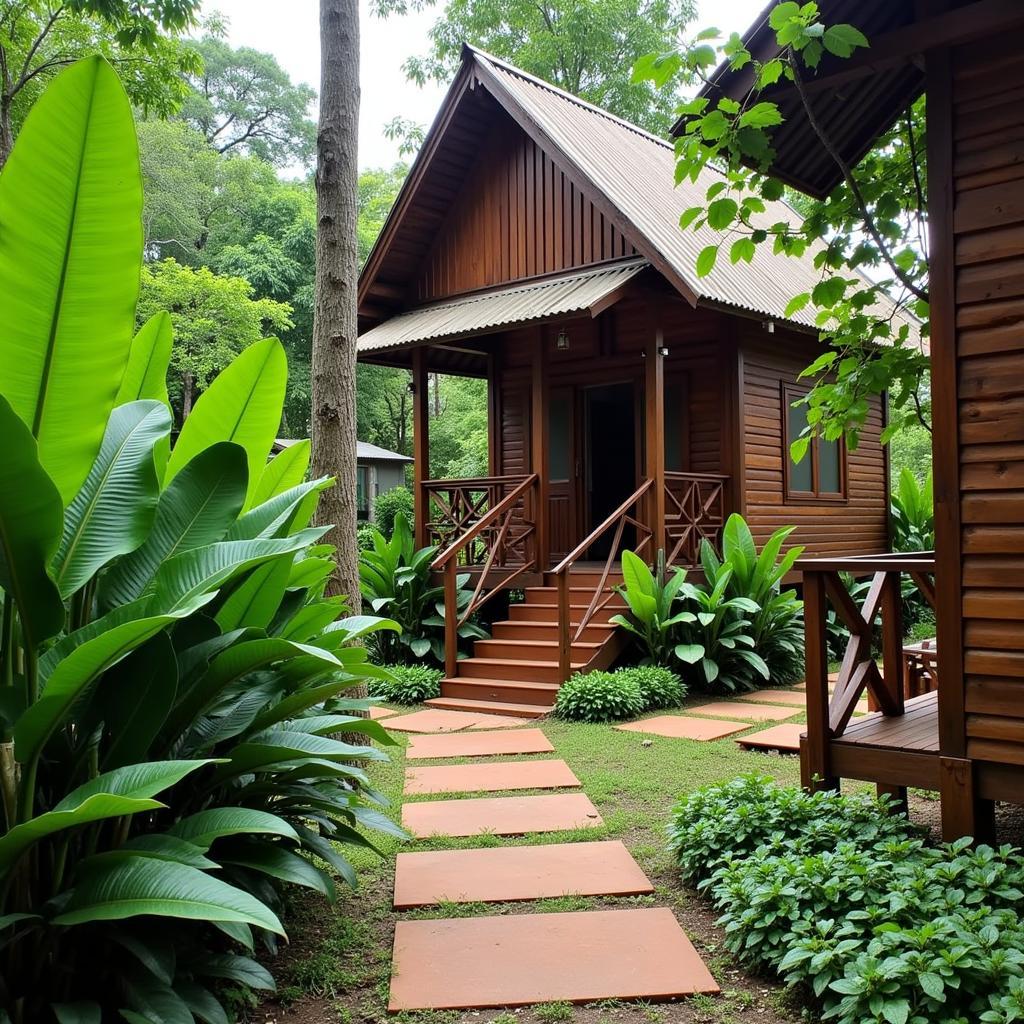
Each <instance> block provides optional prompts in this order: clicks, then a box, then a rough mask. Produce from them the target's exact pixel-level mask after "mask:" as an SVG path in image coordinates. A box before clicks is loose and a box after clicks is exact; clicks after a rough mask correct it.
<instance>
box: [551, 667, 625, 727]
mask: <svg viewBox="0 0 1024 1024" xmlns="http://www.w3.org/2000/svg"><path fill="white" fill-rule="evenodd" d="M643 710H644V698H643V694H642V693H641V692H640V685H639V684H638V683H637V681H636V680H635V679H633V678H631V677H630V676H629V675H627V674H626V673H624V672H586V673H582V674H581V673H578V674H576V675H574V676H573V677H572V678H571V679H570V680H569V681H568V682H566V683H563V684H562V685H561V686H560V687H559V688H558V695H557V696H556V697H555V714H556V715H557V716H558V717H559V718H565V719H567V720H569V721H572V722H616V721H618V720H619V719H622V718H634V717H635V716H636V715H639V714H640V713H641V712H642V711H643Z"/></svg>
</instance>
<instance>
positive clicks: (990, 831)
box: [939, 676, 995, 843]
mask: <svg viewBox="0 0 1024 1024" xmlns="http://www.w3.org/2000/svg"><path fill="white" fill-rule="evenodd" d="M939 678H940V679H941V676H940V677H939ZM939 794H940V796H941V798H942V838H943V839H944V840H945V841H946V842H947V843H951V842H953V841H954V840H956V839H962V838H963V837H964V836H972V837H973V838H974V839H976V840H978V841H979V842H991V841H992V840H993V839H994V836H995V804H994V803H993V802H992V801H991V800H982V799H981V798H979V796H978V793H977V784H976V782H975V778H974V762H973V761H969V760H967V759H966V758H960V757H940V758H939Z"/></svg>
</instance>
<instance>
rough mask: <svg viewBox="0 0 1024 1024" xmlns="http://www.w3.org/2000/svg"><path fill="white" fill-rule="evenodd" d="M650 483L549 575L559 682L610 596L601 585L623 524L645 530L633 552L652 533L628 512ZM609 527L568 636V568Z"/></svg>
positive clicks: (652, 483)
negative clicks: (589, 593)
mask: <svg viewBox="0 0 1024 1024" xmlns="http://www.w3.org/2000/svg"><path fill="white" fill-rule="evenodd" d="M653 486H654V480H653V479H650V478H648V479H646V480H644V482H643V483H642V484H640V486H639V487H638V488H637V489H636V490H635V491H634V492H633V493H632V494H631V495H630V496H629V497H628V498H627V499H626V500H625V501H624V502H623V503H622V504H621V505H619V507H618V508H617V509H615V511H614V512H612V513H610V514H609V515H608V516H607V517H606V518H605V519H604V521H603V522H602V523H601V524H600V525H598V526H597V527H596V528H595V529H593V530H591V531H590V533H589V534H588V535H587V536H586V537H585V538H584V539H583V540H582V541H580V543H579V544H577V545H576V547H574V548H573V549H572V551H570V552H569V554H567V555H566V556H565V558H563V559H562V560H561V561H560V562H559V563H558V565H556V566H555V568H554V569H553V570H552V575H553V576H554V577H555V578H556V581H557V587H558V675H559V678H560V679H562V680H563V681H564V680H566V679H568V678H569V673H570V671H571V668H572V645H573V644H574V643H575V642H576V641H577V640H579V638H580V637H581V636H582V635H583V631H584V630H585V629H586V628H587V626H589V625H590V621H591V619H592V618H593V617H594V615H595V613H596V612H598V611H600V609H602V608H603V607H604V606H605V605H606V604H607V603H608V602H609V601H610V600H611V598H612V595H611V593H608V594H607V595H606V594H604V588H605V584H606V583H607V582H608V576H609V575H610V574H611V569H612V565H613V563H614V562H615V556H616V555H617V554H618V553H619V545H620V544H621V543H622V534H623V532H624V531H625V528H626V526H628V525H631V526H635V527H636V528H637V530H641V531H645V535H644V537H643V539H642V540H638V541H637V543H636V548H635V549H636V551H642V550H643V548H644V547H646V545H647V544H649V543H650V540H651V537H652V536H654V530H653V529H652V528H651V526H650V525H649V524H648V523H644V522H641V521H640V520H639V519H637V518H636V517H635V516H631V515H629V511H630V509H632V508H633V506H634V505H636V504H637V502H639V501H640V499H641V498H643V497H644V495H645V494H647V492H648V491H649V490H650V489H651V488H652V487H653ZM612 526H615V527H616V530H615V536H614V537H613V538H612V543H611V547H610V548H609V551H608V557H607V559H605V563H604V569H603V570H602V572H601V580H600V582H599V583H598V585H597V587H596V589H595V590H594V596H593V597H592V598H591V600H590V604H589V606H588V607H587V610H586V611H585V612H584V614H583V616H582V617H581V618H580V623H579V625H578V626H577V628H576V632H575V633H574V634H573V635H572V637H570V636H569V631H570V628H571V627H570V622H569V618H570V608H569V574H570V570H571V569H572V567H573V565H574V564H575V563H576V562H577V561H579V559H580V558H581V556H583V555H584V554H585V553H586V552H587V551H588V550H589V549H590V547H591V546H592V545H593V544H595V543H596V542H597V541H598V540H599V539H600V538H601V537H602V536H603V535H604V534H605V533H606V532H607V531H608V530H609V529H611V527H612ZM602 597H603V600H602Z"/></svg>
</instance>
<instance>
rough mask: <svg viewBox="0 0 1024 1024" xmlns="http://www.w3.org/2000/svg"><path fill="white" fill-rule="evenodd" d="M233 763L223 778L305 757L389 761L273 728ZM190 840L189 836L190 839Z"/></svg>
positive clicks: (240, 750) (238, 751)
mask: <svg viewBox="0 0 1024 1024" xmlns="http://www.w3.org/2000/svg"><path fill="white" fill-rule="evenodd" d="M228 756H229V757H230V759H231V760H230V763H229V764H222V765H221V766H220V767H219V768H218V769H217V770H216V773H217V776H218V777H220V778H230V777H232V776H235V775H239V774H242V773H244V772H253V771H257V772H258V771H260V770H261V769H264V768H266V767H268V766H270V765H273V764H276V763H278V762H280V761H294V760H296V759H298V758H305V757H322V758H324V759H325V760H328V761H331V760H334V761H337V760H342V761H382V760H387V758H386V757H385V756H384V755H383V754H381V753H380V751H378V750H374V748H373V747H356V746H353V745H352V744H350V743H342V742H341V740H333V739H331V738H330V737H328V736H314V735H313V734H312V733H306V732H295V731H292V730H290V729H287V728H279V729H270V730H268V731H267V732H266V733H261V734H258V735H256V736H253V737H252V738H250V739H248V740H246V741H245V742H244V743H240V744H239V745H238V746H237V747H235V748H234V749H233V750H232V751H231V752H230V754H229V755H228ZM186 838H187V837H186Z"/></svg>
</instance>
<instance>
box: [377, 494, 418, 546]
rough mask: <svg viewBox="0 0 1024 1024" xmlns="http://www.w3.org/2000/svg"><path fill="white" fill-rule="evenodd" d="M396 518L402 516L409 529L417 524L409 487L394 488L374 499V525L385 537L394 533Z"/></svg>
mask: <svg viewBox="0 0 1024 1024" xmlns="http://www.w3.org/2000/svg"><path fill="white" fill-rule="evenodd" d="M396 516H401V517H402V518H403V519H404V520H405V524H406V526H409V527H411V526H412V525H413V523H414V522H415V518H414V516H415V512H414V511H413V500H412V492H411V491H410V490H409V488H408V487H392V488H391V490H390V491H385V492H384V493H383V494H378V495H377V497H376V498H374V499H373V523H374V525H375V526H376V527H377V529H378V530H380V532H381V533H383V534H384V536H385V537H390V536H391V534H392V533H394V530H395V517H396Z"/></svg>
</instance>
